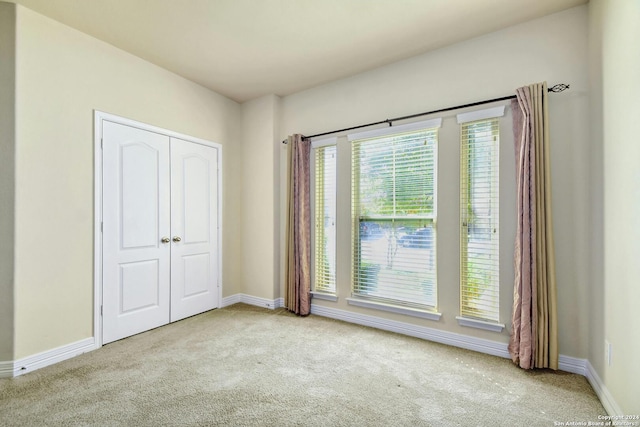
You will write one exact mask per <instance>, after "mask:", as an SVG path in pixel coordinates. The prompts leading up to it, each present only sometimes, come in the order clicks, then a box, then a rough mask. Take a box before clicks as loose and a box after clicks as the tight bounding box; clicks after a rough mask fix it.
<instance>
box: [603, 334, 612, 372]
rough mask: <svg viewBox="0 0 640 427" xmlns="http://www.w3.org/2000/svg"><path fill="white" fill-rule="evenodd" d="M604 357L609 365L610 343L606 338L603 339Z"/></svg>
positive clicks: (610, 360) (610, 359)
mask: <svg viewBox="0 0 640 427" xmlns="http://www.w3.org/2000/svg"><path fill="white" fill-rule="evenodd" d="M604 358H605V360H606V361H607V366H611V362H612V358H611V343H610V342H609V341H607V340H604Z"/></svg>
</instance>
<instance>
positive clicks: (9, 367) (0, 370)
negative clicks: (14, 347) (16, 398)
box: [0, 361, 13, 378]
mask: <svg viewBox="0 0 640 427" xmlns="http://www.w3.org/2000/svg"><path fill="white" fill-rule="evenodd" d="M11 377H13V362H10V361H9V362H0V378H11Z"/></svg>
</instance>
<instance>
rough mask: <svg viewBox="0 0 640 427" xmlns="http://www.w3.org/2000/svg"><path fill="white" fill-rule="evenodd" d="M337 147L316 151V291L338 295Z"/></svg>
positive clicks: (327, 147)
mask: <svg viewBox="0 0 640 427" xmlns="http://www.w3.org/2000/svg"><path fill="white" fill-rule="evenodd" d="M336 154H337V151H336V146H335V145H333V146H324V147H320V148H316V149H315V174H316V176H315V199H314V201H315V230H316V234H315V256H314V261H315V278H314V290H315V291H318V292H326V293H332V294H335V292H336Z"/></svg>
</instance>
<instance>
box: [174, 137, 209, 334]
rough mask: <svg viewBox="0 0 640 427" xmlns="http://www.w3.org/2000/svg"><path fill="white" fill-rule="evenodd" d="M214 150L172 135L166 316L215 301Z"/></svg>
mask: <svg viewBox="0 0 640 427" xmlns="http://www.w3.org/2000/svg"><path fill="white" fill-rule="evenodd" d="M217 170H218V152H217V150H216V149H215V148H213V147H208V146H206V145H200V144H194V143H191V142H188V141H183V140H181V139H177V138H171V234H172V247H171V321H172V322H175V321H176V320H180V319H184V318H185V317H189V316H193V315H194V314H197V313H202V312H203V311H207V310H210V309H211V308H213V307H217V302H218V301H217V295H218V289H217V282H216V278H217V277H218V269H217V259H218V253H217V242H218V226H217V221H216V212H217V200H218V183H217Z"/></svg>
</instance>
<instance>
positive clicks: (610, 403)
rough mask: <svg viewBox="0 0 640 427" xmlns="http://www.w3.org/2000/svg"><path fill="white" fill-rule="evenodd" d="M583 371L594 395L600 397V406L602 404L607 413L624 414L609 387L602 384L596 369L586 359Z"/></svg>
mask: <svg viewBox="0 0 640 427" xmlns="http://www.w3.org/2000/svg"><path fill="white" fill-rule="evenodd" d="M585 371H586V372H585V376H586V377H587V380H589V383H590V384H591V387H593V391H595V392H596V395H597V396H598V398H599V399H600V402H601V403H602V406H604V409H605V410H606V411H607V413H608V414H609V415H624V412H622V409H621V408H620V406H619V405H618V403H617V402H616V401H615V399H614V398H613V396H612V395H611V393H610V392H609V389H607V387H606V386H605V385H604V383H603V382H602V380H601V379H600V376H599V375H598V373H597V372H596V370H595V369H593V366H591V363H590V362H589V361H588V360H587V364H586V369H585Z"/></svg>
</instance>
